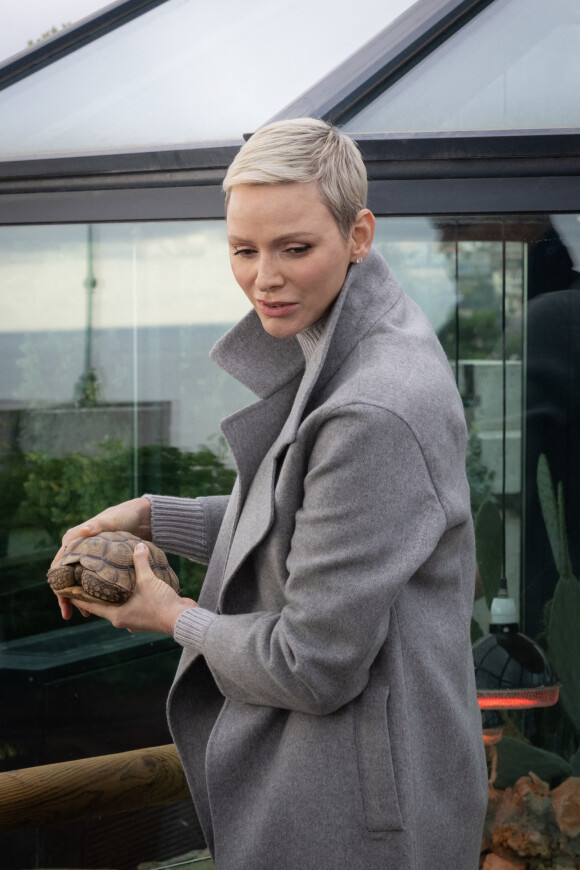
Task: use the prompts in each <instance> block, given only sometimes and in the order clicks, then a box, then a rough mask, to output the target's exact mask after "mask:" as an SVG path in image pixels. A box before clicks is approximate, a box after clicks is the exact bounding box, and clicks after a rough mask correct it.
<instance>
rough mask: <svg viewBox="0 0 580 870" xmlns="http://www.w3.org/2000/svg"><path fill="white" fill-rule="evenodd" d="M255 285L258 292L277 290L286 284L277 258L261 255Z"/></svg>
mask: <svg viewBox="0 0 580 870" xmlns="http://www.w3.org/2000/svg"><path fill="white" fill-rule="evenodd" d="M255 284H256V287H257V288H258V290H262V291H263V292H265V291H266V290H276V289H277V288H278V287H281V286H282V285H283V284H284V278H283V276H282V275H281V273H280V269H279V265H278V262H277V259H276V257H273V256H270V255H269V254H261V255H260V258H259V260H258V264H257V272H256V278H255Z"/></svg>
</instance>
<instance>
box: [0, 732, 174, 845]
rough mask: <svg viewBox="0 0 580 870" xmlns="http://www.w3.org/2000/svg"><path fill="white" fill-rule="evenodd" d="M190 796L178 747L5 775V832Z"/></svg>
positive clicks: (1, 799)
mask: <svg viewBox="0 0 580 870" xmlns="http://www.w3.org/2000/svg"><path fill="white" fill-rule="evenodd" d="M189 797H190V794H189V789H188V787H187V782H186V780H185V774H184V773H183V768H182V767H181V762H180V761H179V756H178V755H177V750H176V749H175V746H173V744H168V745H167V746H153V747H150V748H148V749H135V750H132V751H130V752H120V753H117V754H115V755H102V756H97V757H94V758H82V759H79V760H77V761H64V762H60V763H59V764H47V765H44V766H42V767H29V768H23V769H21V770H11V771H8V772H6V773H0V832H3V833H4V832H7V831H16V830H20V829H22V828H31V827H39V826H40V825H46V824H50V823H51V822H65V821H74V820H76V819H81V818H87V817H90V816H96V815H101V814H108V813H120V812H124V811H126V810H136V809H142V808H143V807H151V806H159V805H160V804H169V803H175V802H177V801H180V800H186V799H187V798H189Z"/></svg>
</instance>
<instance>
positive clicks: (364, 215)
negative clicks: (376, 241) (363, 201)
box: [350, 208, 375, 263]
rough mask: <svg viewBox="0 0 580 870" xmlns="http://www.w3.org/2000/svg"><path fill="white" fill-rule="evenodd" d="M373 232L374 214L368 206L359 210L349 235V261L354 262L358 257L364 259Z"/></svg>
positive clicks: (369, 246)
mask: <svg viewBox="0 0 580 870" xmlns="http://www.w3.org/2000/svg"><path fill="white" fill-rule="evenodd" d="M374 234H375V216H374V214H373V213H372V211H369V210H368V208H363V209H361V210H360V211H359V213H358V214H357V216H356V220H355V222H354V225H353V228H352V231H351V236H350V244H351V257H350V259H351V261H352V262H353V263H356V261H357V260H358V259H359V257H362V259H363V260H364V259H365V257H366V256H367V255H368V253H369V251H370V249H371V245H372V243H373V237H374Z"/></svg>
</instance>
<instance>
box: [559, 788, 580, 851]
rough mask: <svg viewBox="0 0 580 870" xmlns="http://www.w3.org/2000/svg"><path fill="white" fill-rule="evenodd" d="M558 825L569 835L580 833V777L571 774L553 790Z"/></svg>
mask: <svg viewBox="0 0 580 870" xmlns="http://www.w3.org/2000/svg"><path fill="white" fill-rule="evenodd" d="M552 805H553V807H554V815H555V817H556V822H557V824H558V827H559V828H560V830H561V831H562V833H563V834H566V836H567V837H571V838H572V839H573V838H574V837H577V836H578V835H579V834H580V777H578V776H570V777H569V778H568V779H566V780H564V782H563V783H562V784H561V785H559V786H558V787H557V788H555V789H554V790H553V792H552Z"/></svg>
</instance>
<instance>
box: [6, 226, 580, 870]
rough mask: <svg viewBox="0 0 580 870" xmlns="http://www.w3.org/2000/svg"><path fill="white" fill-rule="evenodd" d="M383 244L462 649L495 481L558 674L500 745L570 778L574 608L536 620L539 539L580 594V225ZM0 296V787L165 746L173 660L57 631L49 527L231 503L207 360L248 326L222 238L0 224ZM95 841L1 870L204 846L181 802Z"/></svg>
mask: <svg viewBox="0 0 580 870" xmlns="http://www.w3.org/2000/svg"><path fill="white" fill-rule="evenodd" d="M376 246H377V247H378V249H379V250H380V251H381V252H382V253H383V254H384V255H385V256H386V258H387V260H388V261H389V263H390V265H391V266H392V268H393V269H394V271H395V272H396V274H397V276H398V277H399V279H400V280H401V283H402V284H403V286H404V288H405V290H406V292H407V293H408V294H409V295H410V296H411V297H412V298H413V299H414V300H415V301H416V302H417V303H418V304H419V305H420V306H421V307H422V308H423V309H424V311H425V312H426V314H427V316H428V317H429V319H430V321H431V323H432V324H433V327H434V329H435V331H436V333H437V335H438V336H439V339H440V341H441V343H442V345H443V347H444V349H445V351H446V353H447V355H448V358H449V361H450V364H451V366H452V368H453V370H454V372H455V375H456V378H457V382H458V385H459V389H460V393H461V395H462V398H463V402H464V407H465V415H466V420H467V424H468V429H469V444H468V454H467V471H468V479H469V483H470V487H471V502H472V511H473V516H474V520H475V525H476V538H477V561H478V576H477V578H474V581H475V598H476V601H475V606H474V620H473V624H472V632H473V636H474V639H475V637H477V636H478V634H481V633H482V632H485V631H486V630H487V620H488V606H489V603H490V600H491V597H493V594H494V591H495V588H496V585H497V583H498V579H499V575H498V572H499V570H500V565H499V560H498V555H500V550H501V508H502V505H503V494H504V492H503V489H502V478H503V474H502V472H503V467H504V462H505V471H506V474H505V481H506V486H505V508H506V539H507V541H506V543H507V559H506V563H507V564H506V568H507V571H506V573H507V579H508V584H509V590H510V593H511V595H512V596H513V597H514V598H515V600H516V601H517V602H518V604H519V608H520V617H521V619H520V621H521V625H522V628H523V630H524V631H526V632H527V633H528V634H530V635H532V636H534V637H537V636H540V639H541V641H542V643H543V644H544V645H546V646H547V649H548V654H549V655H551V649H552V647H551V644H552V645H553V638H554V637H555V636H556V637H558V636H560V635H561V636H563V637H566V638H567V639H568V641H569V644H568V646H569V652H565V653H564V654H561V655H560V658H559V660H558V669H559V670H561V671H562V673H560V676H562V677H563V679H564V683H565V685H566V686H567V692H566V691H563V692H562V702H561V704H562V705H564V706H563V707H562V706H559V707H557V708H554V709H553V710H552V711H551V713H549V714H547V713H546V714H544V713H537V714H534V715H536V717H537V718H536V719H535V720H534V723H533V728H532V727H531V726H530V722H528V721H524V720H521V721H520V720H515V719H514V720H513V721H512V725H513V727H514V728H519V729H520V730H521V731H522V733H524V732H525V733H526V734H527V735H529V739H532V742H533V744H534V746H537V747H540V748H544V749H547V750H548V751H549V752H550V753H552V755H554V756H556V757H557V759H558V764H559V765H560V767H558V768H557V769H558V770H560V771H564V772H565V771H566V770H567V769H568V768H566V767H565V765H568V764H569V761H570V758H571V757H572V755H573V754H574V752H576V751H578V747H579V746H580V717H579V718H578V722H577V723H576V720H575V719H574V716H575V715H576V714H575V710H577V709H578V710H580V680H578V679H577V674H578V667H577V664H578V660H577V655H576V652H575V651H576V647H575V646H574V644H575V643H576V641H575V638H576V637H577V623H578V619H579V618H580V598H579V601H578V606H577V607H576V606H575V605H574V602H572V604H568V605H567V606H565V607H563V606H562V604H561V602H560V603H558V601H556V605H555V606H553V605H550V607H548V608H547V609H546V604H547V603H549V602H553V599H555V598H556V597H557V596H558V595H559V591H558V590H560V591H561V589H562V584H561V583H560V579H561V576H560V575H561V570H560V568H561V565H560V567H558V565H559V564H560V563H559V561H558V554H557V553H555V552H554V548H555V544H554V540H555V538H554V534H553V533H552V532H551V533H550V534H548V528H552V530H553V528H556V527H557V528H559V529H560V532H559V533H558V535H556V539H557V541H560V544H561V543H562V541H565V546H566V549H567V551H568V552H569V557H570V559H569V561H570V566H571V568H570V570H571V571H572V572H575V575H576V576H578V573H580V465H579V463H580V452H579V451H578V449H577V443H578V432H579V431H580V385H579V375H578V373H579V372H580V356H579V354H580V350H579V348H580V306H579V305H578V304H577V303H578V299H580V296H579V295H578V294H579V291H580V286H579V278H578V269H579V268H580V216H576V215H550V216H549V215H538V216H513V217H511V216H504V217H501V218H493V217H477V216H474V217H470V218H459V217H435V218H379V219H378V221H377V234H376ZM0 300H1V304H2V310H3V320H2V324H1V331H0V353H1V355H2V356H1V365H0V487H1V491H2V496H3V498H2V503H1V505H0V571H1V577H2V585H1V589H0V632H1V636H0V686H1V688H2V690H3V695H4V696H6V697H9V698H10V700H11V703H10V704H9V705H3V707H2V713H1V715H0V769H4V770H6V769H11V768H15V767H25V766H29V765H32V764H43V763H47V762H53V761H60V760H66V759H71V758H76V757H81V756H83V755H85V756H91V755H98V754H104V753H110V752H119V751H123V750H125V749H133V748H137V747H139V746H149V745H156V744H160V743H165V742H168V741H169V739H170V738H169V735H168V733H167V730H166V725H165V713H164V700H165V695H166V692H167V688H168V686H169V684H170V681H171V678H172V675H173V673H174V670H175V666H176V661H177V657H178V649H177V647H176V645H175V644H174V643H173V641H172V640H171V639H170V638H165V637H159V636H158V635H129V634H128V633H126V632H115V630H114V629H111V628H110V627H109V626H108V624H107V625H101V624H100V623H99V622H98V621H97V622H95V621H92V620H91V621H88V622H85V621H82V622H81V621H79V620H77V621H74V622H73V624H72V625H71V624H69V625H67V626H63V624H62V622H61V620H60V618H59V617H58V616H57V611H56V607H55V602H54V596H53V595H52V593H51V592H50V590H49V589H48V585H47V583H46V580H45V574H46V569H47V567H48V563H49V561H50V558H51V557H52V555H53V553H54V551H55V547H56V544H57V542H58V540H59V539H60V536H61V534H62V532H63V530H64V529H66V528H67V527H69V526H70V525H72V524H74V523H76V522H77V521H78V520H79V519H81V518H83V517H86V516H88V515H90V514H92V513H94V512H95V511H97V510H99V509H101V508H103V507H105V506H106V505H108V504H111V503H114V502H117V501H119V500H122V499H124V498H127V497H129V496H131V495H133V494H134V493H141V492H144V491H156V492H164V493H167V494H175V495H183V496H197V495H206V494H214V493H220V492H228V491H229V490H230V489H231V486H232V482H233V476H234V471H233V469H232V467H231V462H230V460H229V457H228V455H227V453H226V451H225V448H224V445H223V443H222V442H221V441H220V439H219V437H218V432H219V420H220V419H221V418H222V417H223V416H225V415H226V414H228V413H230V412H232V411H234V410H236V409H237V408H239V407H241V406H242V405H245V404H247V403H248V401H251V400H252V397H251V396H250V394H249V393H247V392H246V391H245V390H243V389H242V388H241V387H239V386H238V385H237V383H236V382H235V381H233V379H231V378H230V377H228V376H227V375H225V373H223V372H222V371H221V370H220V369H219V368H218V367H217V366H215V365H214V364H212V363H211V362H210V361H209V359H208V352H209V349H210V347H211V346H212V344H213V343H214V342H215V340H216V339H217V338H218V337H219V336H220V335H222V334H223V332H224V331H225V330H226V329H227V328H228V326H229V325H231V324H232V323H233V322H235V321H236V320H238V319H239V318H240V317H241V316H243V314H244V313H245V312H246V311H247V308H248V303H247V300H246V297H245V296H244V295H243V293H241V291H240V290H239V288H238V287H237V285H236V284H235V282H234V280H233V278H232V277H231V275H230V267H229V262H228V257H227V249H226V245H225V233H224V226H223V223H222V222H209V221H207V222H204V221H201V222H179V223H163V224H154V223H151V224H149V223H148V224H119V225H114V224H108V225H96V226H93V227H91V228H90V229H89V228H88V227H87V226H54V227H48V226H47V227H17V228H14V227H4V228H1V229H0ZM502 309H503V311H505V326H506V331H505V336H504V335H502ZM504 338H505V350H506V354H505V362H506V365H505V375H506V378H505V424H506V425H505V429H506V441H505V450H504V443H503V437H502V436H503V423H504V380H503V365H502V363H503V347H504V342H503V339H504ZM87 374H91V377H87ZM79 384H81V385H84V386H85V390H84V392H82V391H81V394H79ZM87 385H88V387H94V388H95V389H94V390H91V389H87ZM542 456H544V457H546V460H547V463H548V467H549V470H550V474H551V478H552V480H553V484H554V487H555V488H557V484H558V483H560V484H561V499H560V500H561V505H562V508H561V510H560V513H559V514H558V515H557V516H556V519H555V520H554V518H553V517H552V519H551V520H550V516H549V512H548V515H547V514H546V510H545V505H542V504H541V503H540V496H539V488H538V487H539V485H538V479H537V469H538V463H539V461H540V457H542ZM545 488H546V487H545V481H544V490H545ZM484 507H485V511H484V510H483V508H484ZM482 518H483V519H482ZM550 523H551V525H550ZM498 524H499V526H498ZM498 527H499V534H498ZM176 568H177V570H178V574H179V576H180V580H181V583H182V586H183V587H184V588H185V589H186V590H187V591H188V592H190V593H192V594H195V590H196V589H197V588H199V584H200V582H201V580H202V577H203V571H202V570H201V569H200V568H199V567H196V566H193V565H191V563H187V562H186V561H185V560H181V561H180V562H179V563H178V564H177V565H176ZM573 582H574V583H575V584H577V582H578V581H576V580H575V579H574V581H573ZM494 584H495V586H494ZM566 588H567V589H568V587H566ZM571 588H572V593H571V594H576V592H575V590H576V591H577V592H578V595H579V596H580V586H578V589H576V586H572V587H571ZM569 591H570V590H569V589H568V592H569ZM568 592H567V593H566V594H568ZM546 614H551V616H550V617H549V619H548V622H546V619H545V617H546ZM568 641H567V642H568ZM567 693H568V694H567ZM575 705H576V706H575ZM563 711H564V712H563ZM548 716H552V719H551V720H550V721H548V719H547V718H546V717H548ZM554 723H555V724H554ZM504 739H505V738H504ZM506 745H508V744H506ZM526 763H527V762H526ZM562 765H564V767H563V768H562ZM498 769H499V770H500V773H501V764H500V766H499V768H498ZM510 769H511V768H510ZM528 769H529V768H526V770H525V771H524V773H527V770H528ZM502 775H503V774H502ZM559 775H563V774H562V773H561V774H559ZM498 781H499V780H498ZM99 825H100V826H101V827H100V828H99V829H100V830H102V831H103V832H104V833H103V837H102V840H100V841H99V843H100V846H99V845H98V843H97V842H96V841H95V838H94V836H92V834H91V826H90V824H88V825H87V826H86V827H83V826H82V825H81V826H76V828H75V830H74V831H71V832H70V833H68V834H67V836H66V837H62V836H60V835H59V836H57V835H56V834H55V836H54V837H52V839H51V836H52V835H51V834H50V832H45V833H43V837H42V838H40V839H39V840H38V842H39V843H41V845H40V846H38V851H35V850H36V849H37V846H36V842H37V841H35V840H34V839H33V838H29V840H27V842H26V844H25V845H23V844H22V842H19V844H18V850H19V851H18V858H17V859H16V858H15V860H14V862H13V864H12V865H10V864H9V863H8V864H6V868H7V870H18V868H20V867H22V866H25V863H28V865H29V866H49V865H50V866H79V863H78V855H79V854H81V853H82V854H85V853H84V852H82V850H83V849H85V848H88V845H87V844H91V848H93V847H94V849H95V850H97V851H95V852H94V858H92V859H91V863H90V866H116V867H118V868H121V870H122V868H123V867H125V866H126V867H127V868H128V870H129V868H133V867H134V866H136V864H137V863H138V861H140V860H143V861H145V860H152V859H154V858H155V857H157V856H159V857H163V858H167V859H169V858H170V857H174V856H176V855H179V854H180V853H181V852H185V851H187V850H188V849H191V848H194V847H195V846H199V848H200V849H201V848H202V847H203V842H202V838H201V833H200V831H199V829H198V828H197V827H196V826H197V821H196V820H195V818H194V817H193V816H192V813H191V807H189V806H187V807H184V806H182V805H179V806H177V807H171V808H167V809H165V810H163V811H160V810H159V811H158V810H155V811H154V810H153V808H151V809H150V810H147V811H144V812H143V813H141V814H136V815H135V817H134V818H133V817H132V821H131V825H132V828H131V830H132V831H134V832H135V836H134V837H132V838H128V837H127V836H126V835H124V834H122V833H121V834H120V833H119V830H120V829H119V826H118V825H117V826H116V827H115V822H114V821H111V822H110V823H109V822H105V821H102V822H100V823H99ZM176 832H177V833H176ZM93 833H94V831H93ZM196 837H197V838H198V839H199V842H198V841H196V839H195V838H196ZM29 847H30V849H31V850H32V851H31V852H30V853H26V852H23V851H22V849H26V848H29ZM101 847H102V850H101V851H100V852H98V848H101ZM67 849H68V851H66V850H67ZM107 849H108V850H109V851H107ZM140 849H141V852H139V850H140ZM63 850H64V851H63ZM111 850H113V851H111ZM123 850H126V857H125V858H123V857H122V856H123V855H124V854H125V852H123ZM2 854H3V856H4V855H5V854H7V853H5V852H3V853H2ZM25 854H26V855H29V858H30V860H28V859H27V861H26V862H25V861H24V860H23V857H24V856H25ZM87 854H88V853H87ZM136 856H138V857H136ZM49 859H50V860H49ZM88 860H89V859H87V861H88ZM35 861H36V864H35ZM39 862H40V863H39ZM123 862H124V863H123ZM131 862H132V863H131ZM3 866H4V865H3ZM87 866H89V865H87Z"/></svg>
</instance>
